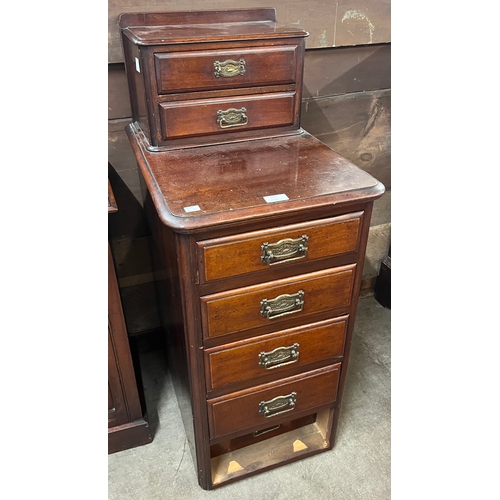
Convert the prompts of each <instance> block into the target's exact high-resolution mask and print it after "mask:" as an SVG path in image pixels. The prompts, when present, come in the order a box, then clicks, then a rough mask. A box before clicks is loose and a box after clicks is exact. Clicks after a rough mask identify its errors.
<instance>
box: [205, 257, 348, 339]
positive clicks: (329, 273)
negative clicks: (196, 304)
mask: <svg viewBox="0 0 500 500" xmlns="http://www.w3.org/2000/svg"><path fill="white" fill-rule="evenodd" d="M355 268H356V265H354V264H353V265H350V266H344V267H338V268H332V269H325V270H322V271H318V272H315V273H308V274H302V275H298V276H294V277H293V278H285V279H282V280H277V281H272V282H270V283H263V284H259V285H253V286H249V287H244V288H239V289H235V290H230V291H226V292H220V293H215V294H213V295H206V296H203V297H200V300H201V316H202V323H203V334H204V336H205V337H217V336H220V335H228V334H230V333H236V332H241V331H246V330H250V329H254V328H259V327H263V326H268V325H273V326H274V327H275V331H277V330H279V329H280V328H281V327H280V323H282V322H283V321H285V320H288V319H291V318H292V317H293V318H294V319H297V320H299V321H301V322H302V324H303V323H304V322H305V321H307V320H310V318H311V316H312V315H315V314H318V313H322V312H328V311H330V310H332V309H335V308H338V307H342V306H348V305H349V303H350V301H351V294H352V287H353V281H354V271H355Z"/></svg>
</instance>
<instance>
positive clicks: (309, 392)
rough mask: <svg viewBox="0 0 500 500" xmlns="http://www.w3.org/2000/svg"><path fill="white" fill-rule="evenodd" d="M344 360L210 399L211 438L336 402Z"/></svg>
mask: <svg viewBox="0 0 500 500" xmlns="http://www.w3.org/2000/svg"><path fill="white" fill-rule="evenodd" d="M340 366H341V364H340V363H338V364H336V365H331V366H329V367H327V368H321V369H319V370H313V371H310V372H307V373H306V374H303V375H301V376H295V377H289V378H285V379H282V380H280V381H279V383H276V382H274V383H273V384H265V385H261V386H258V387H255V388H253V389H252V390H247V391H241V392H239V393H233V394H231V395H229V396H224V397H222V398H217V399H212V400H209V401H208V408H209V425H210V435H211V438H216V437H219V436H224V435H227V434H231V433H235V432H238V431H242V430H244V429H248V428H252V427H256V426H259V425H263V424H267V425H272V423H273V422H275V421H276V420H277V419H280V417H285V416H286V417H289V418H290V419H293V418H295V417H294V416H295V415H297V414H298V413H301V412H304V411H307V410H312V409H314V408H316V407H321V406H325V405H327V404H330V403H333V402H335V400H336V396H337V387H338V382H339V372H340Z"/></svg>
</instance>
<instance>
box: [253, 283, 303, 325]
mask: <svg viewBox="0 0 500 500" xmlns="http://www.w3.org/2000/svg"><path fill="white" fill-rule="evenodd" d="M303 308H304V290H299V291H298V292H297V293H293V294H288V293H285V294H283V295H279V296H278V297H276V298H275V299H263V300H261V301H260V314H262V316H265V317H266V318H267V319H275V318H280V317H282V316H287V315H288V314H294V313H297V312H300V311H302V309H303Z"/></svg>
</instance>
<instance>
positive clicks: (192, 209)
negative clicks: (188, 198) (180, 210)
mask: <svg viewBox="0 0 500 500" xmlns="http://www.w3.org/2000/svg"><path fill="white" fill-rule="evenodd" d="M198 210H201V208H200V207H199V206H198V205H191V206H190V207H184V212H198Z"/></svg>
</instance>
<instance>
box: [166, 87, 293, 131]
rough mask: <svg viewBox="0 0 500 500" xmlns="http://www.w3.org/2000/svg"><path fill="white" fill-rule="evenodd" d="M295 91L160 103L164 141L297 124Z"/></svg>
mask: <svg viewBox="0 0 500 500" xmlns="http://www.w3.org/2000/svg"><path fill="white" fill-rule="evenodd" d="M295 97H296V94H295V92H280V93H272V94H263V95H254V96H246V97H235V98H224V99H199V100H195V101H180V102H161V103H159V112H160V123H161V133H162V140H164V141H166V140H168V139H178V138H181V137H193V136H201V135H213V134H224V133H228V132H243V131H246V130H253V129H259V128H268V127H281V126H289V125H290V126H291V125H293V123H294V106H295Z"/></svg>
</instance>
